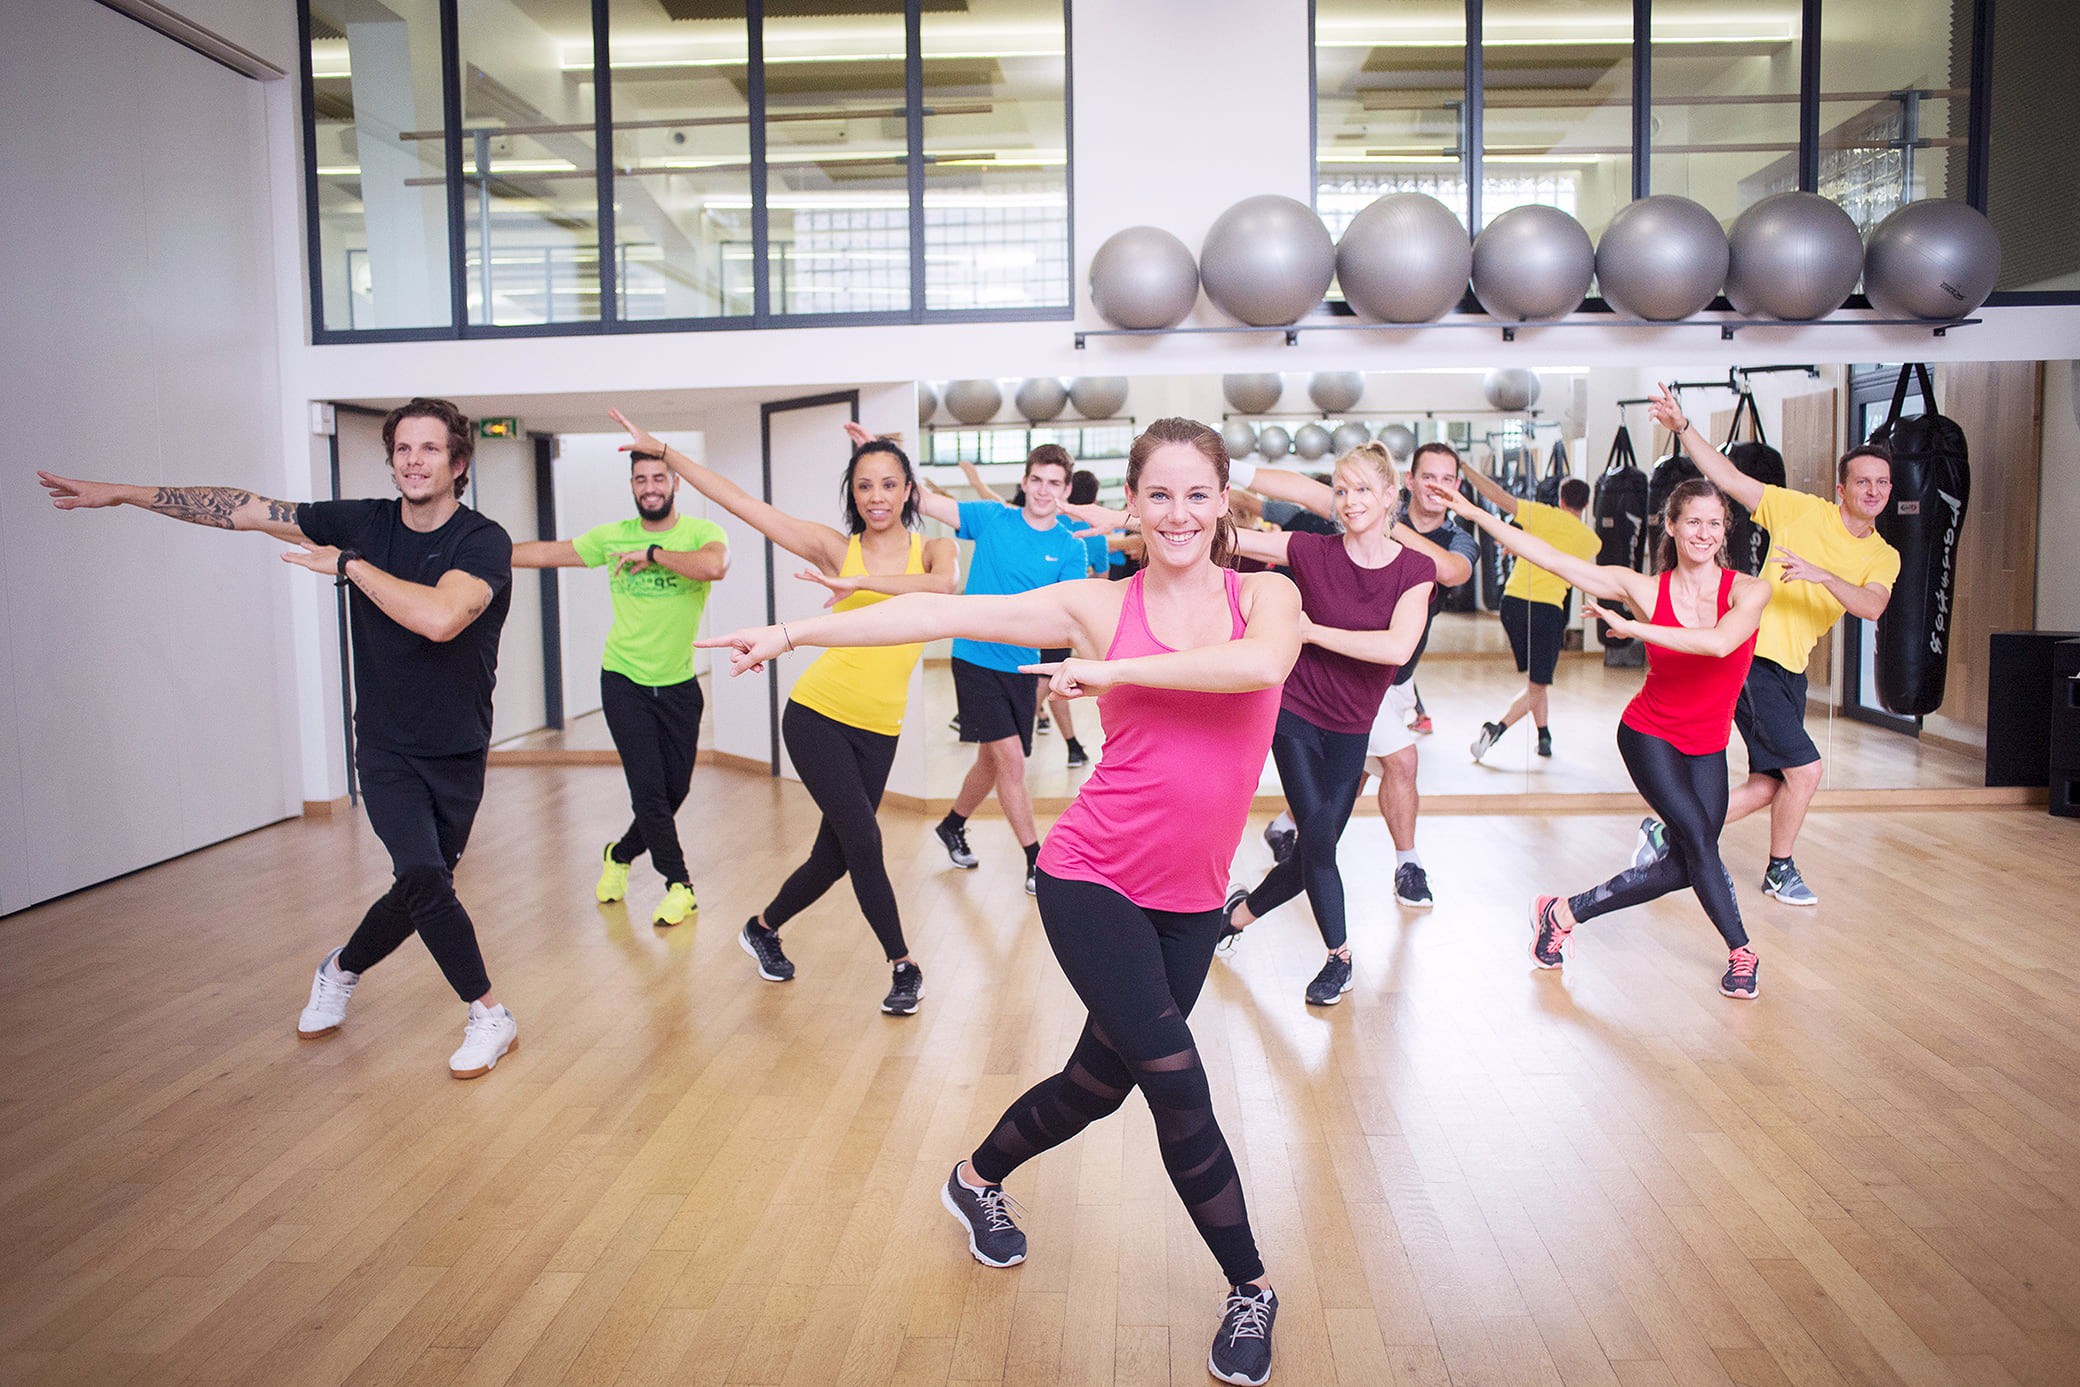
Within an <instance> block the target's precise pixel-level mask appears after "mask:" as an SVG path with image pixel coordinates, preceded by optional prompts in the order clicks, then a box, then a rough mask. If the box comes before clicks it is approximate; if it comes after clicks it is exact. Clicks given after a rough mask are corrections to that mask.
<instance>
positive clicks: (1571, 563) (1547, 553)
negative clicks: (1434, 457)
mask: <svg viewBox="0 0 2080 1387" xmlns="http://www.w3.org/2000/svg"><path fill="white" fill-rule="evenodd" d="M1431 495H1433V496H1435V497H1436V498H1437V501H1438V504H1439V505H1442V506H1445V507H1446V508H1448V509H1450V510H1451V511H1453V512H1455V513H1456V514H1458V515H1460V516H1463V517H1465V518H1466V519H1468V520H1470V521H1472V522H1473V523H1474V524H1476V525H1478V526H1480V527H1481V528H1482V529H1483V530H1486V531H1487V532H1488V533H1489V534H1490V535H1491V536H1493V537H1494V540H1495V542H1496V543H1497V544H1499V545H1501V546H1502V547H1503V548H1504V549H1507V550H1509V552H1510V553H1512V554H1515V555H1516V556H1517V557H1518V558H1520V559H1523V560H1525V561H1526V562H1527V563H1533V564H1536V565H1537V566H1538V567H1540V568H1543V569H1544V570H1545V571H1546V572H1548V573H1550V574H1552V575H1553V576H1554V577H1556V578H1562V579H1565V580H1566V581H1567V582H1569V583H1572V584H1573V585H1574V586H1575V587H1578V588H1580V589H1581V590H1582V591H1583V592H1585V593H1587V594H1588V595H1589V596H1591V597H1601V598H1603V599H1604V600H1605V601H1606V602H1629V603H1631V604H1632V605H1633V606H1635V607H1639V606H1645V607H1647V608H1649V609H1651V608H1652V607H1653V605H1654V587H1655V580H1654V578H1653V577H1651V576H1650V575H1648V574H1645V573H1635V572H1634V571H1633V570H1631V569H1629V568H1619V567H1617V566H1616V565H1614V564H1595V563H1590V562H1589V561H1588V560H1586V559H1578V558H1576V557H1575V556H1574V555H1572V554H1570V553H1567V552H1566V551H1565V550H1562V549H1556V548H1554V547H1553V546H1552V545H1550V544H1548V543H1546V541H1544V540H1542V539H1540V538H1539V537H1538V536H1537V535H1533V534H1526V533H1525V532H1524V531H1522V530H1520V529H1518V528H1517V527H1516V526H1514V525H1511V524H1509V523H1507V522H1505V521H1504V520H1503V519H1502V517H1501V516H1499V515H1495V514H1493V513H1492V512H1490V511H1488V510H1486V509H1484V508H1483V507H1480V506H1477V505H1475V504H1474V503H1473V502H1471V501H1469V500H1467V499H1466V498H1465V497H1464V496H1462V495H1460V494H1459V492H1458V491H1457V490H1456V489H1446V488H1444V487H1436V488H1433V489H1432V491H1431Z"/></svg>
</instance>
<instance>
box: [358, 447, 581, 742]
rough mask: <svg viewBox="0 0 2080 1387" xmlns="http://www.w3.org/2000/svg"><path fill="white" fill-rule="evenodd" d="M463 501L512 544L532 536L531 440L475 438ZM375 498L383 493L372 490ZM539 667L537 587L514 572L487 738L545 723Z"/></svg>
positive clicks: (527, 576) (539, 595) (497, 739)
mask: <svg viewBox="0 0 2080 1387" xmlns="http://www.w3.org/2000/svg"><path fill="white" fill-rule="evenodd" d="M470 477H471V480H472V483H473V486H472V490H471V493H470V495H469V496H468V497H466V498H465V499H466V500H467V501H468V503H469V504H470V505H471V506H473V507H475V508H476V509H477V510H480V511H482V512H483V513H484V514H485V515H487V516H489V517H491V518H492V519H493V520H496V521H497V522H498V523H499V524H501V525H503V526H505V528H506V533H507V534H508V535H510V536H512V538H513V539H514V540H515V541H516V542H517V541H519V540H523V539H533V538H534V537H535V535H536V533H537V532H538V531H537V526H536V523H535V500H534V442H533V440H531V439H527V438H484V439H479V440H477V452H476V459H475V461H474V462H472V463H471V465H470ZM376 494H378V495H383V494H387V493H385V492H378V493H376ZM543 678H544V674H543V669H542V585H541V583H540V582H539V581H537V580H536V578H535V575H534V574H533V573H531V572H523V571H521V570H518V569H516V570H514V573H513V597H512V602H511V605H510V606H509V607H508V608H507V610H506V624H505V628H504V630H503V631H501V632H500V633H499V638H498V688H497V689H496V691H495V692H494V693H493V695H492V698H491V740H492V741H494V742H502V741H504V740H506V739H507V738H508V737H517V736H519V735H520V734H521V733H523V732H533V731H535V730H537V729H538V728H540V727H541V726H542V725H543V724H544V723H545V722H546V721H547V720H548V697H547V690H546V689H545V687H544V685H543Z"/></svg>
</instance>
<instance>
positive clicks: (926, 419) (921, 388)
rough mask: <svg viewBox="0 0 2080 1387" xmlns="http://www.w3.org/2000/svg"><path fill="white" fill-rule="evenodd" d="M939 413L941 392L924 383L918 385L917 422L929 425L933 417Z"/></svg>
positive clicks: (920, 382)
mask: <svg viewBox="0 0 2080 1387" xmlns="http://www.w3.org/2000/svg"><path fill="white" fill-rule="evenodd" d="M938 412H939V392H938V391H936V390H934V389H932V387H931V386H929V385H926V384H925V383H924V382H923V381H919V382H918V383H917V422H918V423H920V424H929V423H931V422H932V416H933V415H934V414H937V413H938Z"/></svg>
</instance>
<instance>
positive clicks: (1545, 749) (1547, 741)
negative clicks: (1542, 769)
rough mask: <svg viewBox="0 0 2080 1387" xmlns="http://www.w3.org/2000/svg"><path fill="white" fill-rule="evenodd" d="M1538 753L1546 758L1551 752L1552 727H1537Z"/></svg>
mask: <svg viewBox="0 0 2080 1387" xmlns="http://www.w3.org/2000/svg"><path fill="white" fill-rule="evenodd" d="M1538 754H1539V755H1540V756H1544V757H1547V758H1550V757H1551V756H1552V754H1553V729H1552V728H1550V727H1541V728H1539V729H1538Z"/></svg>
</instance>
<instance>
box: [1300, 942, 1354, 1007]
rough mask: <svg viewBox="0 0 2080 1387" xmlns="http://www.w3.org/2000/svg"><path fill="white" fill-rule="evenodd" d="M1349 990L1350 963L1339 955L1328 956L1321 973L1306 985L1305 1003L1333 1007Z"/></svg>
mask: <svg viewBox="0 0 2080 1387" xmlns="http://www.w3.org/2000/svg"><path fill="white" fill-rule="evenodd" d="M1350 990H1351V961H1350V960H1349V959H1347V958H1345V957H1344V956H1343V955H1341V954H1330V955H1329V961H1328V962H1327V963H1324V964H1323V965H1322V971H1321V972H1319V973H1316V974H1315V975H1314V981H1313V982H1311V983H1309V984H1308V985H1307V1002H1308V1005H1309V1006H1317V1007H1333V1006H1335V1005H1336V1004H1337V1003H1338V1002H1340V1001H1342V1000H1343V994H1344V993H1346V992H1348V991H1350Z"/></svg>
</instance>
